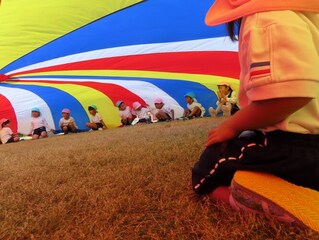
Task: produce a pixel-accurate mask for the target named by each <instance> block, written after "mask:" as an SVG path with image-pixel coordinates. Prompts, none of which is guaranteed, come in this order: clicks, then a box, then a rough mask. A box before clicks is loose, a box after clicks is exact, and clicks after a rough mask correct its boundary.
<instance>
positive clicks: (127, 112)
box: [116, 100, 133, 126]
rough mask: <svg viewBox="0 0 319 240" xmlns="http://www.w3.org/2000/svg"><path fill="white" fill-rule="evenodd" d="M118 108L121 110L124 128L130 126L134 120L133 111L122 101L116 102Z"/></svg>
mask: <svg viewBox="0 0 319 240" xmlns="http://www.w3.org/2000/svg"><path fill="white" fill-rule="evenodd" d="M116 107H118V109H119V115H120V117H121V122H122V124H123V126H130V125H131V123H132V120H133V116H132V109H131V108H130V107H129V106H127V105H126V104H125V102H124V101H122V100H119V101H117V102H116Z"/></svg>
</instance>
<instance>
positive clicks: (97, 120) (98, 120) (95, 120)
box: [91, 113, 103, 123]
mask: <svg viewBox="0 0 319 240" xmlns="http://www.w3.org/2000/svg"><path fill="white" fill-rule="evenodd" d="M102 120H103V119H102V117H101V116H100V114H99V113H96V114H95V116H93V115H92V118H91V123H101V121H102Z"/></svg>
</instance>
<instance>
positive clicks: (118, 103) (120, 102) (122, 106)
mask: <svg viewBox="0 0 319 240" xmlns="http://www.w3.org/2000/svg"><path fill="white" fill-rule="evenodd" d="M116 106H117V107H118V108H119V110H120V111H124V110H125V109H126V104H125V102H123V101H122V100H120V101H117V102H116Z"/></svg>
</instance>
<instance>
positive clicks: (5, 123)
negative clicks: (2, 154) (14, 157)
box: [0, 118, 19, 144]
mask: <svg viewBox="0 0 319 240" xmlns="http://www.w3.org/2000/svg"><path fill="white" fill-rule="evenodd" d="M0 139H1V142H2V144H6V143H13V142H18V141H19V137H18V134H14V133H13V132H12V130H11V128H10V120H9V119H6V118H2V119H1V120H0Z"/></svg>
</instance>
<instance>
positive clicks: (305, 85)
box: [192, 0, 319, 219]
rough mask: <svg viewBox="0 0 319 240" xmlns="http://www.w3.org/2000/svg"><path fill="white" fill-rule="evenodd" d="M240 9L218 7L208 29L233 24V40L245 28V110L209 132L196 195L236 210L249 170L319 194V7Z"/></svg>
mask: <svg viewBox="0 0 319 240" xmlns="http://www.w3.org/2000/svg"><path fill="white" fill-rule="evenodd" d="M232 2H234V4H230V1H228V0H216V1H215V3H214V5H213V6H212V7H211V9H210V10H209V12H208V14H207V16H206V23H207V24H209V25H212V26H214V25H217V24H221V23H228V30H229V35H230V37H231V39H232V40H235V39H236V38H237V37H236V35H237V34H236V31H235V29H237V27H238V28H240V31H239V40H238V41H239V61H240V66H241V74H240V92H239V102H240V106H241V109H240V110H239V111H238V112H237V113H236V114H234V115H233V116H231V117H230V118H228V119H227V120H225V121H224V122H223V123H221V124H220V125H219V126H217V127H216V128H213V129H212V130H211V131H210V132H209V136H208V140H207V142H206V149H205V151H204V152H203V153H202V155H201V157H200V159H199V161H198V162H197V163H196V164H195V166H194V168H193V176H192V181H193V189H194V190H195V192H196V193H198V194H208V195H209V196H210V197H211V199H212V200H214V201H224V202H226V203H228V204H231V205H233V206H234V205H236V201H240V199H241V198H236V199H237V200H236V201H235V198H234V196H233V195H232V194H231V192H230V184H231V181H232V179H233V176H234V174H235V172H236V171H237V170H247V171H256V172H266V173H270V174H273V175H275V176H278V177H280V178H282V179H284V180H286V181H288V182H291V183H293V184H295V185H298V186H303V187H307V188H311V189H314V190H316V191H319V181H318V176H319V158H318V156H319V90H318V89H319V75H318V69H319V57H318V56H319V4H318V1H313V0H303V1H285V0H276V1H265V0H254V1H237V2H236V1H231V3H232ZM235 24H237V27H236V26H235ZM301 59H302V60H301ZM271 188H272V186H269V189H270V191H271ZM256 198H258V196H256V197H254V196H252V198H251V199H256ZM259 199H260V197H259ZM264 200H265V201H266V200H267V199H264ZM241 205H244V204H243V203H242V204H241ZM241 205H240V204H239V205H238V206H241ZM251 205H252V204H251ZM246 206H248V205H246ZM235 208H236V206H235ZM315 214H316V213H313V215H315ZM275 217H276V216H275ZM294 217H297V216H294ZM278 219H279V218H278Z"/></svg>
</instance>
